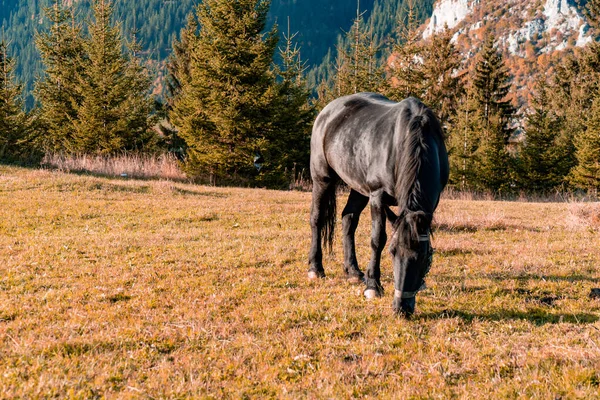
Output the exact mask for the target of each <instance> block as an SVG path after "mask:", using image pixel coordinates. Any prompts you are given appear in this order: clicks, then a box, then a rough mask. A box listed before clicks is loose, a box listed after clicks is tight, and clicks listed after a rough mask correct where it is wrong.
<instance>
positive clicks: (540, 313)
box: [415, 309, 600, 326]
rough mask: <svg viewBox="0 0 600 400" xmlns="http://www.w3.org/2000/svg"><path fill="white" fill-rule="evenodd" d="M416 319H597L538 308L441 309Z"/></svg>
mask: <svg viewBox="0 0 600 400" xmlns="http://www.w3.org/2000/svg"><path fill="white" fill-rule="evenodd" d="M415 317H416V318H417V319H421V320H437V319H444V318H460V319H462V320H463V321H465V322H468V323H471V322H474V321H507V320H517V321H529V322H531V323H533V324H534V325H537V326H542V325H547V324H559V323H569V324H592V323H594V322H596V321H598V319H600V318H599V317H598V316H597V315H595V314H591V313H560V312H558V313H555V312H551V311H544V310H540V309H536V310H532V311H516V310H495V311H492V312H488V313H486V312H481V313H478V312H471V311H464V310H449V309H445V310H441V311H436V312H428V313H417V314H415Z"/></svg>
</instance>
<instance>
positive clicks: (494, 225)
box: [434, 221, 544, 233]
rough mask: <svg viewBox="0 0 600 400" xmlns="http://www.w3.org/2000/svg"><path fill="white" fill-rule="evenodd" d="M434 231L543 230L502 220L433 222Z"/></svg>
mask: <svg viewBox="0 0 600 400" xmlns="http://www.w3.org/2000/svg"><path fill="white" fill-rule="evenodd" d="M434 229H435V231H439V232H446V233H475V232H478V231H485V232H497V231H509V230H511V231H516V230H519V231H527V232H543V231H544V230H543V229H541V228H537V227H531V226H523V225H518V224H509V223H506V222H503V221H498V222H491V223H485V222H465V223H457V224H453V223H447V222H438V223H436V222H434Z"/></svg>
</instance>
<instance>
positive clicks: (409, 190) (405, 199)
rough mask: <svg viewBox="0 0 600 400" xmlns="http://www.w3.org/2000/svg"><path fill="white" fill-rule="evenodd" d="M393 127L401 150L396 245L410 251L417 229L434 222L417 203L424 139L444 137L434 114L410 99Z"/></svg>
mask: <svg viewBox="0 0 600 400" xmlns="http://www.w3.org/2000/svg"><path fill="white" fill-rule="evenodd" d="M407 121H408V123H407ZM396 127H397V128H396V129H397V130H399V131H397V132H396V141H397V146H398V147H397V148H399V149H400V154H399V155H398V157H397V162H396V177H397V178H396V188H395V189H396V197H397V201H398V211H399V218H398V219H397V220H396V228H397V229H398V240H399V243H398V244H400V245H401V247H402V248H403V249H404V250H405V251H410V248H411V243H412V242H415V241H417V240H418V236H419V233H418V229H417V228H418V227H419V226H427V227H428V226H429V225H430V224H431V219H432V218H433V215H431V214H430V213H428V212H425V211H423V205H422V204H420V203H419V202H420V201H423V198H422V197H421V196H420V193H421V185H420V182H419V179H418V178H419V171H420V169H421V164H422V162H423V159H424V157H425V155H426V152H427V143H426V137H427V135H435V136H439V138H440V139H442V140H443V134H442V130H441V127H440V123H439V121H438V120H437V117H436V116H435V114H434V113H433V112H432V111H431V110H430V109H429V108H428V107H426V106H425V105H424V104H423V103H421V102H420V101H418V100H416V99H409V103H408V104H407V105H406V107H404V108H403V109H402V110H401V111H400V115H399V117H398V123H397V124H396ZM403 127H405V128H404V129H402V128H403ZM397 250H400V249H397Z"/></svg>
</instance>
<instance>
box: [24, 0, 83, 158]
mask: <svg viewBox="0 0 600 400" xmlns="http://www.w3.org/2000/svg"><path fill="white" fill-rule="evenodd" d="M44 11H45V15H46V18H48V19H49V20H50V23H51V26H50V29H49V31H47V32H43V33H38V34H37V35H36V38H35V42H36V46H37V48H38V50H39V52H40V54H41V58H42V62H43V64H44V67H45V70H44V75H43V76H42V79H41V80H39V81H38V82H36V85H35V97H36V100H37V102H39V104H40V110H39V114H40V125H41V133H40V134H39V135H38V137H37V139H36V142H37V145H38V146H39V147H40V148H42V149H43V150H44V151H50V152H70V151H74V150H75V149H74V147H73V146H74V143H73V142H74V139H73V137H74V134H75V127H74V122H75V121H76V120H77V113H78V111H79V106H80V105H81V102H82V96H81V92H80V91H79V90H78V88H77V80H76V76H78V75H81V74H82V73H83V69H84V64H85V62H86V56H85V51H84V48H83V40H82V38H81V27H80V26H79V25H78V24H76V23H75V21H74V19H73V14H72V9H68V8H65V7H63V6H62V1H60V0H54V3H53V5H52V7H48V8H46V9H45V10H44Z"/></svg>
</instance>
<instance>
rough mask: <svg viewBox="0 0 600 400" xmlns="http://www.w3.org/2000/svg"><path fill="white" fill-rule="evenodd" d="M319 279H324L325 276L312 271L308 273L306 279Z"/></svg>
mask: <svg viewBox="0 0 600 400" xmlns="http://www.w3.org/2000/svg"><path fill="white" fill-rule="evenodd" d="M319 278H325V274H324V273H322V272H321V273H319V272H317V271H313V270H310V271H308V279H310V280H314V279H319Z"/></svg>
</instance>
